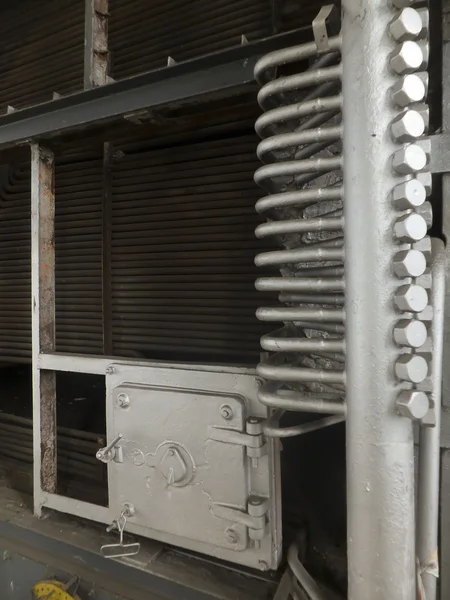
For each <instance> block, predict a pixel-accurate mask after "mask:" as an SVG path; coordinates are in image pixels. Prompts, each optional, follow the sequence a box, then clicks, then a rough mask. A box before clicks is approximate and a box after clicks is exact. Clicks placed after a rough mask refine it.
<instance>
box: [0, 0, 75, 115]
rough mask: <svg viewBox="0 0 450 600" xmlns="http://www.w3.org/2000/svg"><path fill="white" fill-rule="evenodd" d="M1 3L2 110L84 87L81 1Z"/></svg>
mask: <svg viewBox="0 0 450 600" xmlns="http://www.w3.org/2000/svg"><path fill="white" fill-rule="evenodd" d="M0 8H1V15H2V19H1V22H0V110H4V109H5V108H6V106H7V105H11V106H13V107H15V108H22V107H23V106H29V105H34V104H39V103H40V102H45V101H47V100H51V99H52V95H53V92H59V93H60V94H63V95H64V94H68V93H70V92H74V91H76V90H79V89H82V87H83V52H84V50H83V48H84V2H83V1H82V0H77V1H76V2H74V1H73V0H46V1H39V2H36V1H35V0H22V1H21V2H13V3H10V2H8V3H5V2H3V3H2V4H1V7H0Z"/></svg>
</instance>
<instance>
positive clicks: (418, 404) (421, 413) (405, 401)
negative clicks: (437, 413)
mask: <svg viewBox="0 0 450 600" xmlns="http://www.w3.org/2000/svg"><path fill="white" fill-rule="evenodd" d="M429 409H430V401H429V399H428V396H427V395H426V394H425V392H418V391H417V390H405V391H404V392H400V394H399V395H398V396H397V411H398V412H399V414H400V415H401V416H402V417H407V418H408V419H414V420H420V419H423V418H424V417H425V415H426V414H427V412H428V411H429Z"/></svg>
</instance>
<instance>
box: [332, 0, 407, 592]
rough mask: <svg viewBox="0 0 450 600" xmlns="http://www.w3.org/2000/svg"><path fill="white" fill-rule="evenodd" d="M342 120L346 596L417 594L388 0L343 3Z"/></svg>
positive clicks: (390, 7) (391, 10)
mask: <svg viewBox="0 0 450 600" xmlns="http://www.w3.org/2000/svg"><path fill="white" fill-rule="evenodd" d="M342 9H343V12H342V14H343V22H342V39H343V45H342V60H343V79H342V83H343V97H344V103H343V122H344V137H343V150H344V165H345V168H344V189H345V202H344V213H345V261H346V262H345V267H346V273H345V280H346V297H345V303H346V316H347V324H346V347H347V364H346V373H347V428H346V432H347V514H348V524H347V530H348V599H349V600H381V599H386V600H412V599H413V598H415V594H416V584H415V581H416V578H415V548H414V547H415V540H414V537H415V535H414V528H415V524H414V453H413V431H412V423H411V421H410V420H409V419H407V418H404V417H401V416H399V415H398V414H397V413H396V411H395V404H396V394H397V389H398V382H397V381H396V379H395V376H394V364H395V361H396V359H397V358H398V356H399V350H398V349H397V348H396V346H395V345H394V341H393V339H392V327H393V325H394V323H395V321H396V318H397V315H396V313H395V309H394V302H393V300H392V299H393V296H394V291H395V289H396V287H397V286H398V285H399V282H398V280H397V281H396V280H395V278H394V275H393V270H392V260H393V257H394V255H395V252H396V250H397V249H398V246H396V245H395V242H394V240H393V235H392V222H393V217H394V215H393V210H392V201H391V197H390V195H391V192H392V189H393V187H394V185H395V184H396V183H397V182H398V178H397V179H396V178H395V177H394V175H393V172H392V170H391V156H392V154H393V153H394V152H395V151H396V150H397V149H398V145H396V144H395V143H394V142H393V141H392V138H391V136H390V124H391V122H392V120H393V119H394V118H395V117H396V116H397V113H396V111H395V109H394V107H393V105H392V104H391V103H390V101H389V98H390V88H391V86H392V85H393V84H394V83H395V82H396V77H394V75H393V74H391V73H390V69H389V56H390V53H391V52H392V51H393V49H394V48H395V43H394V41H393V39H392V38H391V37H390V35H389V23H390V22H391V20H392V18H393V17H394V14H395V12H394V10H393V8H392V6H391V4H390V3H389V2H388V1H387V0H343V2H342Z"/></svg>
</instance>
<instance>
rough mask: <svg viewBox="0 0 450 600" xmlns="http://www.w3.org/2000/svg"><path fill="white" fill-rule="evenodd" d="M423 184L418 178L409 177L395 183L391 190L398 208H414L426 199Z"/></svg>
mask: <svg viewBox="0 0 450 600" xmlns="http://www.w3.org/2000/svg"><path fill="white" fill-rule="evenodd" d="M426 197H427V193H426V190H425V186H424V185H423V184H422V183H421V182H420V181H419V180H418V179H410V180H409V181H404V182H403V183H400V184H399V185H396V186H395V188H394V189H393V191H392V200H393V202H394V204H395V206H396V207H397V208H398V209H400V210H406V209H408V208H416V207H417V206H420V205H421V204H423V203H424V202H425V200H426Z"/></svg>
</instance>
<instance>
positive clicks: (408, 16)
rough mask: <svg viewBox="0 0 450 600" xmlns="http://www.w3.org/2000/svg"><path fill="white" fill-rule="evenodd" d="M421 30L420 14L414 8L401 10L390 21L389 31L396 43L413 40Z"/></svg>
mask: <svg viewBox="0 0 450 600" xmlns="http://www.w3.org/2000/svg"><path fill="white" fill-rule="evenodd" d="M422 29H423V23H422V19H421V17H420V14H419V13H418V12H417V10H414V8H409V7H406V8H403V9H402V10H401V11H400V12H399V13H398V14H397V15H396V16H395V17H394V19H393V20H392V21H391V24H390V25H389V30H390V32H391V35H392V37H393V38H394V40H396V41H397V42H405V41H406V40H414V39H415V38H417V36H418V35H419V34H420V32H421V31H422Z"/></svg>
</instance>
